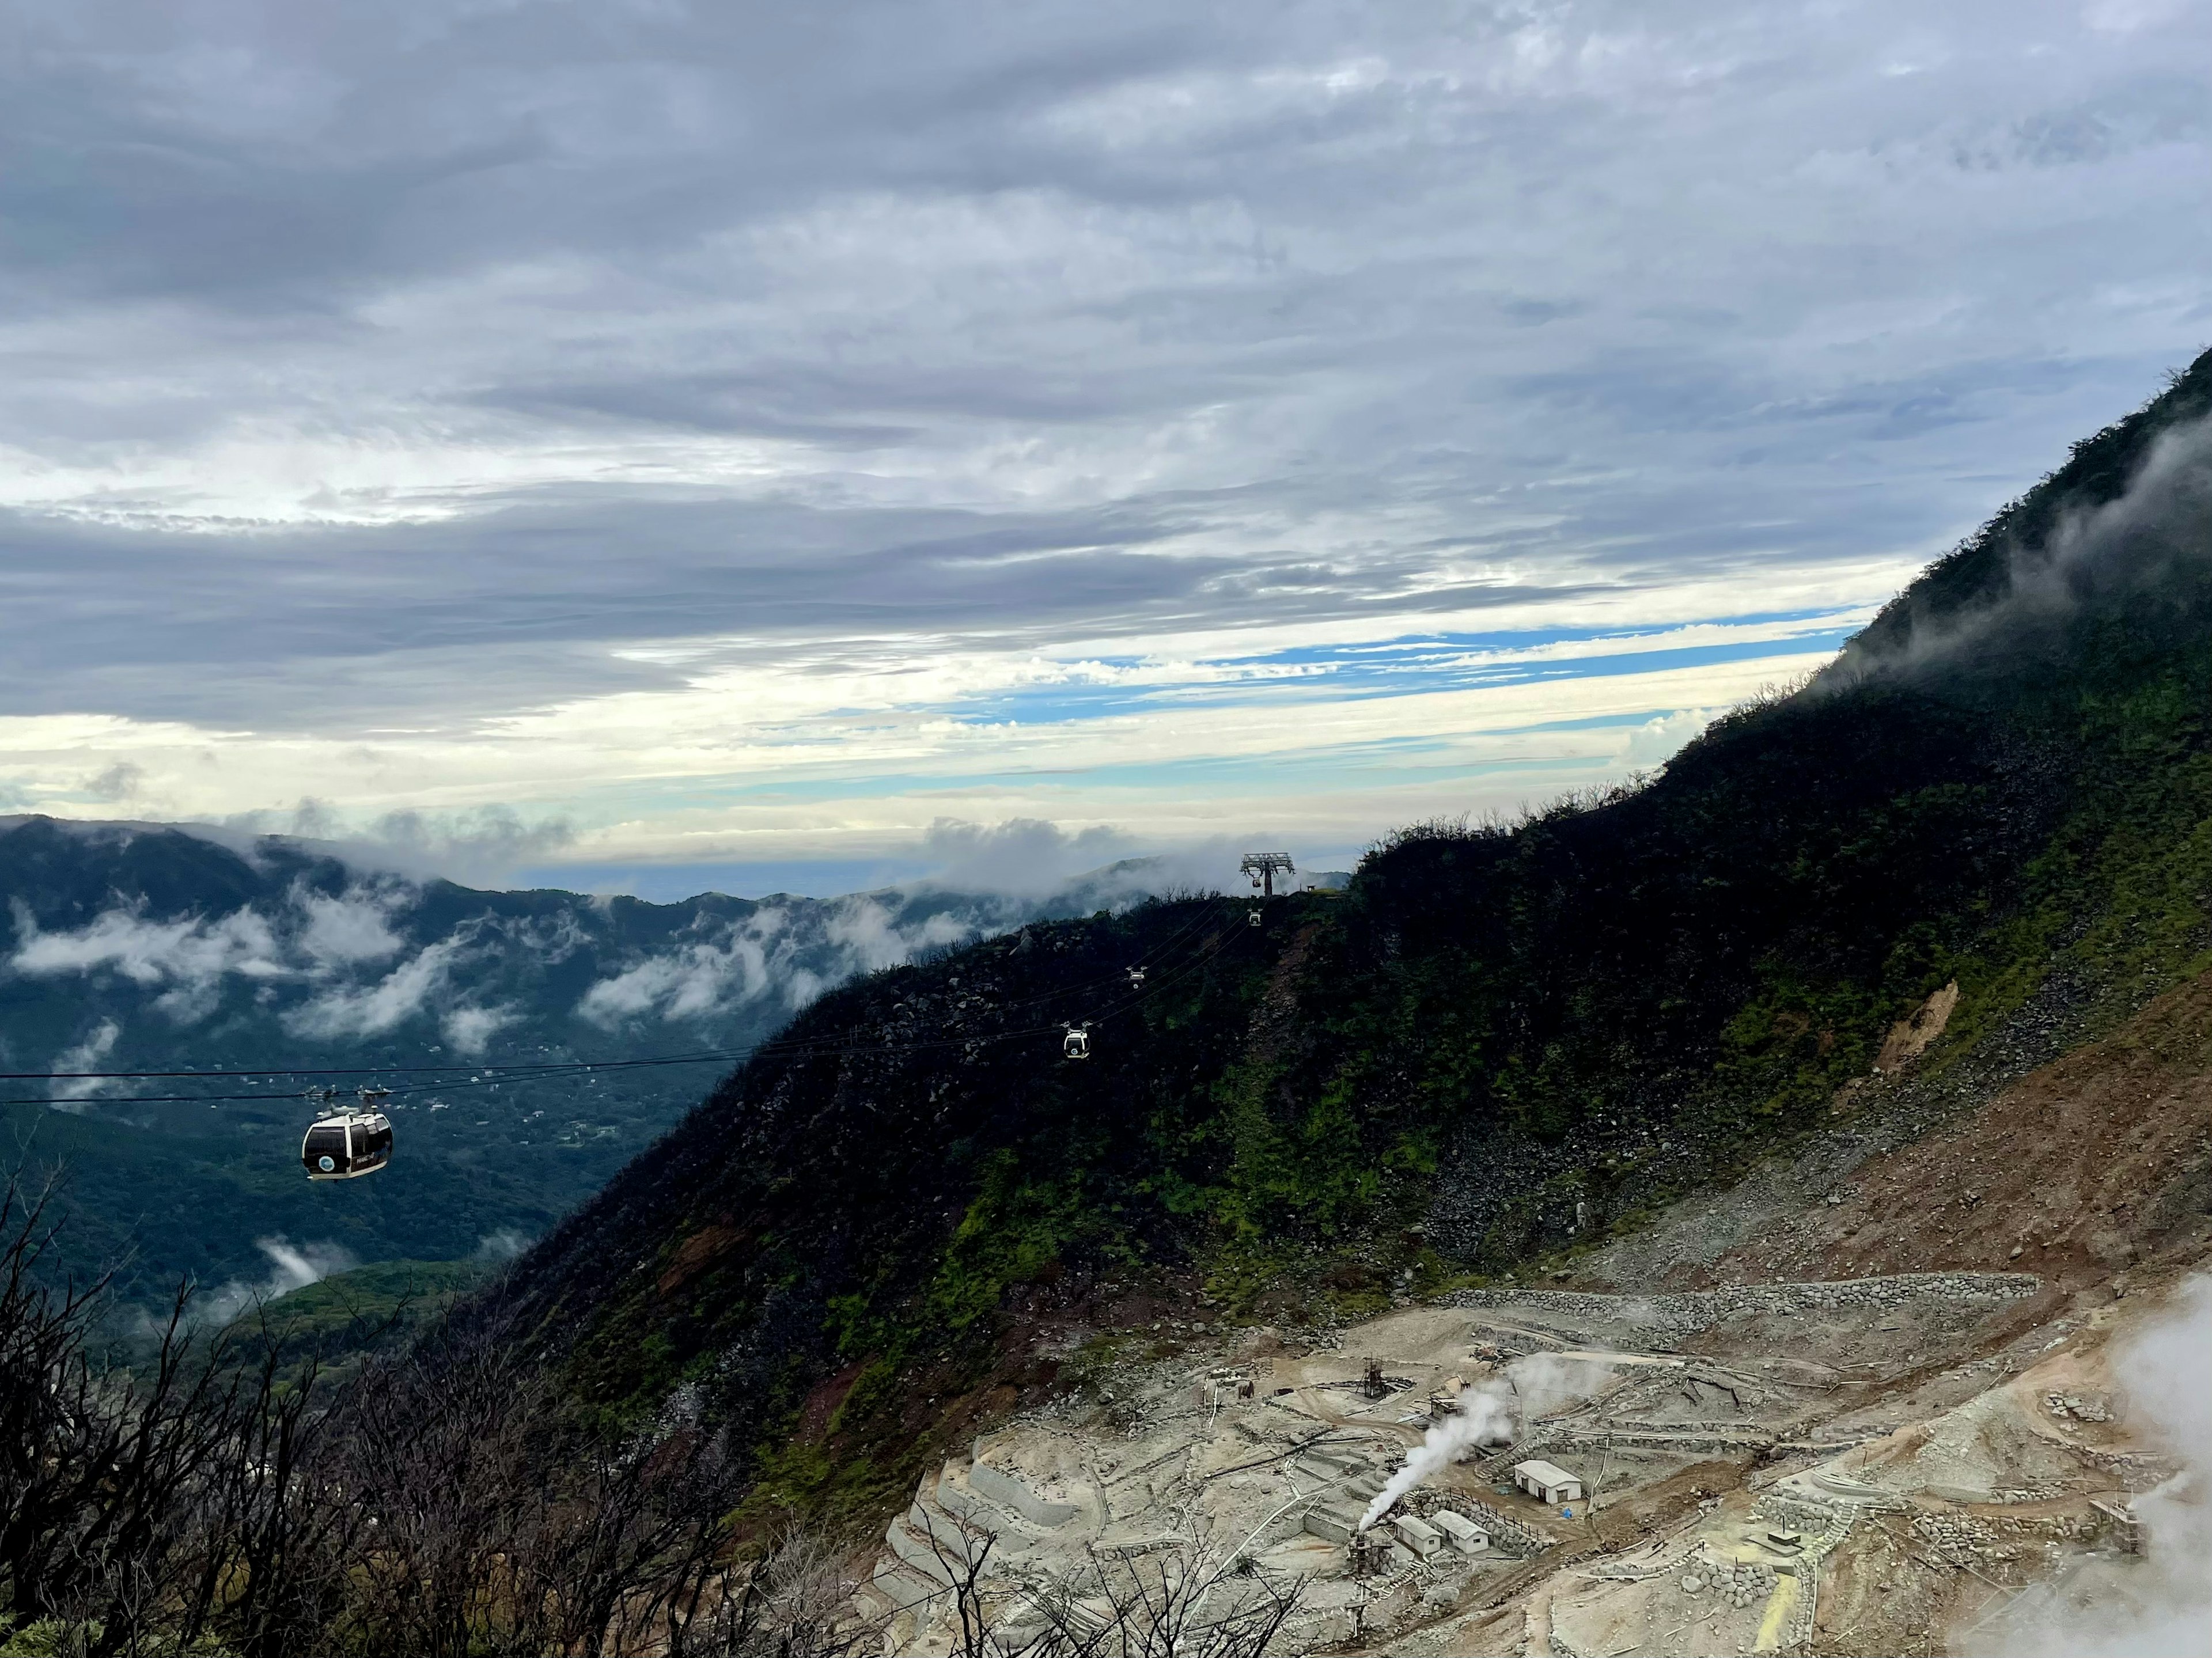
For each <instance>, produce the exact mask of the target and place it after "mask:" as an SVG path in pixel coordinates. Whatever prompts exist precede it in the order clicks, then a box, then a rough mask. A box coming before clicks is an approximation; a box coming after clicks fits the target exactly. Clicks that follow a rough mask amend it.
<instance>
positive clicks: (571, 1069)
mask: <svg viewBox="0 0 2212 1658" xmlns="http://www.w3.org/2000/svg"><path fill="white" fill-rule="evenodd" d="M1220 902H1226V901H1225V900H1222V899H1219V898H1217V900H1216V901H1215V902H1213V903H1209V905H1208V906H1207V909H1208V911H1211V910H1212V908H1215V907H1216V906H1217V905H1218V903H1220ZM1206 919H1207V916H1206V915H1204V914H1201V915H1200V917H1199V918H1198V920H1195V921H1194V922H1192V923H1191V924H1190V925H1189V926H1185V927H1184V928H1182V930H1181V931H1180V932H1177V933H1176V935H1175V937H1174V938H1172V939H1170V944H1173V943H1176V942H1180V941H1181V940H1182V938H1186V937H1188V934H1189V933H1190V932H1192V931H1193V930H1194V928H1195V927H1197V926H1201V925H1203V924H1204V922H1205V920H1206ZM1240 936H1241V932H1240V930H1238V929H1236V928H1231V929H1230V930H1228V931H1227V932H1225V933H1223V934H1222V935H1221V936H1220V938H1219V940H1218V942H1217V943H1216V944H1215V946H1214V948H1213V949H1212V950H1210V951H1208V952H1206V953H1205V954H1204V955H1202V956H1200V957H1199V958H1198V959H1196V960H1194V961H1193V962H1190V963H1188V964H1186V965H1185V967H1184V968H1183V969H1182V971H1181V972H1178V973H1176V974H1173V975H1170V976H1168V977H1165V978H1163V979H1161V980H1160V981H1158V983H1152V981H1149V980H1146V981H1145V982H1144V987H1143V990H1142V993H1139V994H1138V995H1134V996H1131V997H1127V998H1125V999H1123V1000H1121V1002H1119V1003H1116V1004H1115V1005H1111V1006H1109V1007H1108V1008H1107V1009H1106V1010H1105V1011H1103V1012H1102V1013H1099V1014H1097V1015H1094V1016H1093V1017H1092V1019H1091V1021H1090V1023H1101V1022H1103V1020H1105V1019H1109V1018H1115V1017H1120V1016H1121V1014H1123V1013H1126V1012H1127V1011H1131V1010H1132V1009H1133V1008H1136V1007H1139V1006H1141V1005H1144V1004H1145V1003H1146V1002H1149V1001H1152V1000H1153V999H1156V998H1157V997H1158V996H1160V995H1162V994H1164V993H1166V992H1167V991H1169V990H1171V989H1173V988H1175V987H1176V986H1177V985H1179V984H1181V983H1182V982H1183V981H1185V980H1187V979H1188V978H1189V977H1190V976H1191V975H1193V974H1194V973H1196V972H1198V971H1199V970H1200V969H1203V968H1205V967H1207V966H1209V965H1211V964H1212V963H1213V962H1214V961H1215V960H1217V959H1218V957H1219V956H1220V955H1221V953H1222V951H1223V950H1225V949H1226V948H1228V947H1229V945H1230V944H1231V942H1233V941H1234V940H1236V939H1237V938H1239V937H1240ZM1162 948H1163V949H1165V948H1167V946H1165V945H1164V946H1162ZM1124 971H1126V969H1124ZM1099 982H1100V983H1103V984H1111V983H1113V982H1115V981H1114V980H1112V979H1108V980H1103V981H1099ZM1132 987H1134V986H1132ZM1085 988H1089V987H1082V986H1070V987H1067V988H1066V989H1065V990H1057V991H1049V992H1046V993H1042V994H1041V995H1038V996H1036V997H1028V998H1024V999H1022V1000H1020V1001H1018V1002H1012V1003H1004V1004H1000V1005H1002V1006H1014V1007H1018V1006H1023V1005H1029V1004H1030V1003H1034V1002H1037V1001H1045V1000H1050V999H1055V998H1058V997H1061V996H1066V995H1072V994H1076V993H1079V992H1080V991H1081V990H1083V989H1085ZM1066 1029H1067V1024H1066V1022H1064V1021H1063V1022H1060V1023H1052V1024H1044V1025H1036V1026H1030V1027H1025V1028H1019V1029H1013V1030H1000V1031H994V1032H991V1033H988V1034H987V1035H970V1036H954V1037H944V1038H940V1039H939V1040H936V1041H933V1042H904V1043H899V1044H896V1045H895V1046H891V1047H888V1048H887V1047H885V1046H883V1045H881V1044H877V1043H861V1042H778V1041H775V1040H774V1039H773V1038H771V1039H769V1040H768V1041H765V1042H757V1043H755V1044H754V1045H752V1046H751V1047H750V1048H726V1049H716V1050H709V1051H707V1052H703V1053H697V1054H669V1055H662V1056H658V1057H654V1058H649V1059H641V1060H561V1061H530V1062H527V1063H522V1064H506V1065H499V1066H476V1067H464V1066H254V1067H253V1068H252V1069H250V1070H248V1069H243V1068H240V1069H234V1070H233V1069H222V1070H215V1069H210V1070H204V1071H185V1070H176V1071H13V1072H0V1081H11V1082H31V1081H52V1082H139V1081H149V1082H150V1081H160V1080H183V1079H185V1078H210V1079H225V1078H234V1077H269V1078H277V1077H287V1078H300V1077H362V1076H370V1077H374V1076H431V1077H435V1078H439V1079H438V1080H435V1081H431V1082H422V1083H410V1084H402V1085H401V1086H399V1087H398V1088H395V1089H387V1090H384V1091H385V1093H386V1095H387V1096H392V1095H413V1094H427V1093H434V1092H438V1091H441V1090H442V1091H445V1092H449V1093H458V1092H459V1091H461V1090H464V1089H470V1088H491V1087H496V1086H498V1085H499V1084H501V1082H505V1081H521V1080H528V1079H539V1080H544V1079H550V1078H557V1077H574V1076H581V1075H586V1074H588V1073H591V1072H600V1071H635V1070H647V1069H654V1068H659V1067H664V1066H678V1065H716V1064H734V1063H738V1062H741V1061H743V1060H750V1059H757V1058H762V1057H772V1058H790V1059H816V1058H825V1057H829V1056H833V1055H836V1054H864V1053H865V1054H883V1053H911V1052H920V1051H922V1050H925V1049H930V1048H963V1047H967V1046H969V1045H970V1044H973V1043H976V1042H988V1043H997V1042H1014V1041H1019V1040H1022V1039H1024V1038H1027V1037H1032V1036H1041V1035H1062V1034H1064V1033H1065V1032H1066ZM463 1069H471V1071H472V1074H471V1075H470V1076H469V1077H468V1078H465V1079H461V1078H455V1077H453V1075H452V1074H451V1073H453V1072H458V1071H460V1070H463ZM299 1097H300V1096H297V1095H295V1094H290V1093H283V1094H279V1093H271V1092H269V1091H266V1090H262V1091H258V1092H254V1093H250V1094H137V1095H115V1096H107V1097H105V1098H102V1097H100V1096H82V1095H39V1096H14V1097H8V1096H0V1105H226V1104H252V1103H259V1104H271V1103H275V1102H281V1101H289V1100H296V1099H298V1098H299Z"/></svg>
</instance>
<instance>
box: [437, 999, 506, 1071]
mask: <svg viewBox="0 0 2212 1658" xmlns="http://www.w3.org/2000/svg"><path fill="white" fill-rule="evenodd" d="M520 1017H522V1016H521V1015H520V1014H519V1013H516V1012H515V1011H513V1009H511V1008H503V1007H457V1008H455V1009H453V1011H452V1012H450V1013H448V1014H447V1015H446V1017H444V1018H443V1019H442V1020H441V1021H440V1022H439V1026H438V1028H439V1029H441V1030H442V1031H444V1032H445V1033H446V1040H447V1042H449V1043H451V1044H452V1045H453V1051H454V1052H456V1053H458V1054H465V1055H467V1056H468V1057H470V1058H471V1059H473V1058H475V1057H476V1056H477V1054H482V1053H483V1051H484V1048H485V1046H486V1045H487V1044H488V1043H489V1042H490V1041H491V1039H492V1038H493V1037H494V1036H495V1035H498V1034H499V1032H501V1030H504V1029H506V1028H507V1026H508V1025H511V1024H513V1023H515V1021H516V1020H517V1019H519V1018H520Z"/></svg>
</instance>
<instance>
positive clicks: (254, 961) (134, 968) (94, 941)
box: [9, 903, 295, 1024]
mask: <svg viewBox="0 0 2212 1658" xmlns="http://www.w3.org/2000/svg"><path fill="white" fill-rule="evenodd" d="M15 935H16V938H17V941H18V942H17V944H16V949H15V955H14V956H13V957H10V958H9V966H11V967H13V968H14V969H15V970H16V971H17V972H18V973H23V974H27V975H32V976H33V977H46V978H51V977H56V976H58V975H63V974H70V973H80V974H82V973H99V972H110V973H116V974H119V975H122V976H123V977H125V978H126V979H129V980H130V981H131V982H132V983H134V984H138V985H145V986H153V985H162V986H166V987H167V988H166V989H164V990H163V992H162V993H161V995H160V996H158V997H156V998H155V1002H154V1005H155V1007H157V1008H159V1009H161V1011H162V1012H164V1013H166V1014H167V1015H168V1016H169V1017H171V1018H173V1019H174V1020H176V1021H177V1023H179V1024H189V1023H194V1022H195V1021H197V1020H199V1019H202V1018H204V1017H207V1015H208V1014H209V1013H210V1012H211V1011H213V1010H214V1007H215V1004H216V999H217V998H218V997H219V996H220V995H221V994H222V981H223V979H224V978H225V977H226V976H229V975H235V976H237V977H240V978H243V979H248V980H262V981H266V980H273V979H282V978H285V977H287V976H289V975H291V973H292V972H293V971H294V970H295V969H292V968H290V967H289V966H288V965H287V964H286V963H285V962H284V960H283V951H282V949H281V948H280V946H279V944H278V943H277V940H276V935H275V933H274V932H272V931H271V929H270V925H269V923H268V922H267V921H266V920H264V919H263V918H262V917H261V916H260V915H259V914H256V913H255V912H254V911H253V910H252V908H241V909H239V910H235V911H234V912H233V913H232V914H228V915H226V916H222V917H221V918H219V919H216V920H204V919H201V918H199V917H197V916H194V917H187V918H185V919H184V920H176V921H149V920H144V919H143V918H142V917H141V916H140V915H139V914H137V913H136V912H134V911H131V910H127V909H113V910H109V911H107V912H106V914H102V915H100V917H98V918H97V919H96V920H93V921H92V922H90V923H88V925H87V926H82V927H80V928H78V929H76V931H74V932H41V931H40V928H39V925H38V922H37V920H36V919H35V918H33V915H32V914H31V913H30V911H29V910H27V909H26V908H22V907H21V904H20V903H19V904H18V905H17V906H16V908H15Z"/></svg>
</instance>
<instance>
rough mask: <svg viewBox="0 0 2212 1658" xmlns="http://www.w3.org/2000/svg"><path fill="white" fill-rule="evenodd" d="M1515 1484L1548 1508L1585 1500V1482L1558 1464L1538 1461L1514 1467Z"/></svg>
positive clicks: (1520, 1463)
mask: <svg viewBox="0 0 2212 1658" xmlns="http://www.w3.org/2000/svg"><path fill="white" fill-rule="evenodd" d="M1513 1483H1514V1484H1515V1485H1518V1486H1519V1487H1520V1488H1521V1489H1522V1491H1526V1492H1528V1495H1529V1496H1531V1497H1534V1498H1536V1500H1537V1501H1539V1502H1540V1503H1544V1504H1546V1505H1547V1507H1551V1508H1554V1509H1556V1508H1557V1507H1559V1504H1560V1503H1579V1502H1581V1501H1582V1500H1583V1482H1582V1480H1581V1479H1579V1478H1577V1476H1576V1475H1574V1474H1571V1473H1568V1472H1567V1471H1566V1470H1565V1468H1563V1467H1560V1466H1559V1464H1558V1463H1556V1462H1546V1461H1541V1460H1538V1461H1533V1462H1516V1463H1515V1464H1514V1465H1513Z"/></svg>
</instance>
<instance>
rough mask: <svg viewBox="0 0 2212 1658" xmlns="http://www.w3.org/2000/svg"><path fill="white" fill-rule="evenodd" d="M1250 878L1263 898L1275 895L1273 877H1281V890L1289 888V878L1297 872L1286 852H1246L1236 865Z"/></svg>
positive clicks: (1289, 855)
mask: <svg viewBox="0 0 2212 1658" xmlns="http://www.w3.org/2000/svg"><path fill="white" fill-rule="evenodd" d="M1237 868H1238V869H1240V870H1242V871H1243V872H1244V873H1245V874H1247V875H1249V876H1250V877H1251V878H1252V884H1253V886H1254V887H1255V889H1256V890H1258V892H1259V894H1260V896H1261V897H1263V898H1272V897H1273V896H1275V878H1276V877H1277V876H1278V875H1280V876H1281V877H1282V878H1283V883H1284V885H1283V890H1285V892H1287V891H1289V890H1290V878H1291V876H1293V875H1295V874H1297V868H1296V866H1295V865H1292V864H1291V854H1290V853H1287V852H1248V853H1245V854H1244V861H1243V863H1241V864H1239V865H1237Z"/></svg>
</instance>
